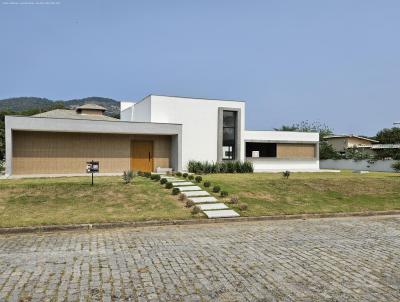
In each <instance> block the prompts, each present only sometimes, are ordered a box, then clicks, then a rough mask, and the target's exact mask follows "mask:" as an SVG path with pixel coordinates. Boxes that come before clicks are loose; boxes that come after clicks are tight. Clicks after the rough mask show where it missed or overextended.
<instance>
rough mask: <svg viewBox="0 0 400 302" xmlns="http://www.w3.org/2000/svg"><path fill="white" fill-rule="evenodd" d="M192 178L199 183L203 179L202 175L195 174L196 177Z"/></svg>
mask: <svg viewBox="0 0 400 302" xmlns="http://www.w3.org/2000/svg"><path fill="white" fill-rule="evenodd" d="M194 180H195V181H196V182H197V183H200V182H202V181H203V177H201V176H196V177H195V178H194Z"/></svg>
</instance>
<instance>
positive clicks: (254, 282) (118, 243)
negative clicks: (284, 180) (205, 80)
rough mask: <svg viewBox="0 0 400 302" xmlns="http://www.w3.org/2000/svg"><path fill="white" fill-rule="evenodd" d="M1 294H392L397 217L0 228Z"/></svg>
mask: <svg viewBox="0 0 400 302" xmlns="http://www.w3.org/2000/svg"><path fill="white" fill-rule="evenodd" d="M0 300H1V301H2V300H5V301H79V300H80V301H149V300H154V301H322V300H325V301H349V300H350V301H368V300H370V301H399V300H400V216H399V217H385V218H382V217H381V218H341V219H315V220H296V221H270V222H251V223H232V224H219V225H202V226H181V227H177V226H169V227H160V228H142V229H118V230H106V231H98V230H96V231H91V232H78V233H73V232H61V233H51V234H42V235H9V236H0Z"/></svg>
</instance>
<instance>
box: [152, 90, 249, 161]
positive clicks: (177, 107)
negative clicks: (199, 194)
mask: <svg viewBox="0 0 400 302" xmlns="http://www.w3.org/2000/svg"><path fill="white" fill-rule="evenodd" d="M220 107H224V108H238V109H240V110H241V133H242V139H241V153H240V154H241V157H240V160H244V141H243V133H244V123H245V103H244V102H235V101H220V100H207V99H192V98H177V97H167V96H151V121H152V122H157V123H176V124H182V161H183V162H182V167H183V169H186V165H187V163H188V161H189V160H192V159H193V160H199V161H206V160H207V161H214V162H216V161H217V139H218V108H220Z"/></svg>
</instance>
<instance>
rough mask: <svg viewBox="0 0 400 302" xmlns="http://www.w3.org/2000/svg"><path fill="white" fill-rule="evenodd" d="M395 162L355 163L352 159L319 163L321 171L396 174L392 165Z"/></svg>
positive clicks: (328, 160) (362, 161) (327, 160)
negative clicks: (336, 170)
mask: <svg viewBox="0 0 400 302" xmlns="http://www.w3.org/2000/svg"><path fill="white" fill-rule="evenodd" d="M394 162H395V160H377V161H376V162H375V163H373V164H371V163H368V161H367V160H358V161H354V160H352V159H338V160H334V159H326V160H320V161H319V167H320V168H321V169H339V170H355V171H375V172H394V170H393V168H392V164H393V163H394Z"/></svg>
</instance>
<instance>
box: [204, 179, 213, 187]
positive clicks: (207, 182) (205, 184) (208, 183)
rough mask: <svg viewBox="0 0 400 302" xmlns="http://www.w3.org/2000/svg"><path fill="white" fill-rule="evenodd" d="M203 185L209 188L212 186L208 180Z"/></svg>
mask: <svg viewBox="0 0 400 302" xmlns="http://www.w3.org/2000/svg"><path fill="white" fill-rule="evenodd" d="M203 185H204V187H206V188H208V187H209V186H211V182H209V181H208V180H206V181H205V182H204V183H203Z"/></svg>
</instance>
